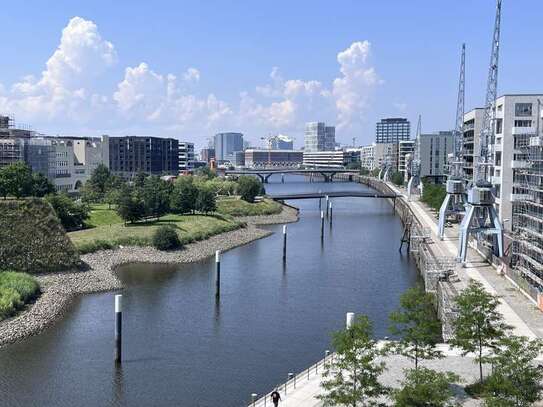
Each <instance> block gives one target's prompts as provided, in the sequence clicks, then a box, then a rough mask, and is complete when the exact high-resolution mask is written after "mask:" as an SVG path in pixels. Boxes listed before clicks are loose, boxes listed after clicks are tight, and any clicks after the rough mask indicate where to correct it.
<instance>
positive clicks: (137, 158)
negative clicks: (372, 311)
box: [109, 136, 179, 178]
mask: <svg viewBox="0 0 543 407" xmlns="http://www.w3.org/2000/svg"><path fill="white" fill-rule="evenodd" d="M109 169H110V170H111V171H112V172H113V173H114V174H116V175H119V176H121V177H123V178H132V177H133V176H134V175H136V174H137V173H138V172H145V173H147V174H150V175H177V174H178V172H179V143H178V141H177V140H175V139H171V138H160V137H145V136H127V137H110V139H109Z"/></svg>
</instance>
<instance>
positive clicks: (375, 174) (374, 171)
mask: <svg viewBox="0 0 543 407" xmlns="http://www.w3.org/2000/svg"><path fill="white" fill-rule="evenodd" d="M380 172H381V169H380V168H374V169H373V170H372V171H371V175H372V176H373V177H378V176H379V173H380Z"/></svg>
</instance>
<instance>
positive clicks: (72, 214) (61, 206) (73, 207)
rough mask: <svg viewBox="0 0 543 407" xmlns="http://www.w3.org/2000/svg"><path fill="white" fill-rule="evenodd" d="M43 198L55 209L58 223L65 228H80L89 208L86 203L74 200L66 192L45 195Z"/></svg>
mask: <svg viewBox="0 0 543 407" xmlns="http://www.w3.org/2000/svg"><path fill="white" fill-rule="evenodd" d="M45 200H46V201H47V202H49V204H50V205H51V206H52V207H53V209H54V210H55V213H56V214H57V216H58V218H59V220H60V223H62V226H64V229H66V230H68V231H69V230H76V229H81V228H83V227H84V226H85V221H86V220H87V219H88V218H89V212H90V209H89V207H88V206H87V205H86V204H83V203H78V202H75V201H74V200H73V199H71V198H70V197H69V196H68V195H66V194H58V195H47V196H46V197H45Z"/></svg>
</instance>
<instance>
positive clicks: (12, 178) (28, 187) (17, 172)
mask: <svg viewBox="0 0 543 407" xmlns="http://www.w3.org/2000/svg"><path fill="white" fill-rule="evenodd" d="M0 185H1V188H0V189H1V190H2V191H1V192H2V194H3V196H4V198H5V197H6V196H13V197H15V198H17V199H19V198H22V197H25V196H31V195H32V192H33V191H32V188H33V178H32V170H31V169H30V167H29V166H28V165H26V164H25V163H24V162H22V161H18V162H16V163H13V164H9V165H7V166H5V167H3V168H1V169H0Z"/></svg>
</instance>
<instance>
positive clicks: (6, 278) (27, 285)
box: [0, 271, 40, 320]
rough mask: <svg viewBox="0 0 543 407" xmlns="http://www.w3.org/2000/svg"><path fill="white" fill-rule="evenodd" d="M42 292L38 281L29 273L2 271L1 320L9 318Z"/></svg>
mask: <svg viewBox="0 0 543 407" xmlns="http://www.w3.org/2000/svg"><path fill="white" fill-rule="evenodd" d="M39 293H40V286H39V284H38V282H37V281H36V280H35V279H34V278H33V277H31V276H30V275H28V274H25V273H15V272H11V271H4V272H0V320H2V319H5V318H9V317H10V316H12V315H14V314H15V312H16V311H17V310H18V309H20V308H21V307H22V306H23V305H24V304H25V303H27V302H29V301H31V300H33V299H34V298H35V297H36V296H37V295H38V294H39Z"/></svg>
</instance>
